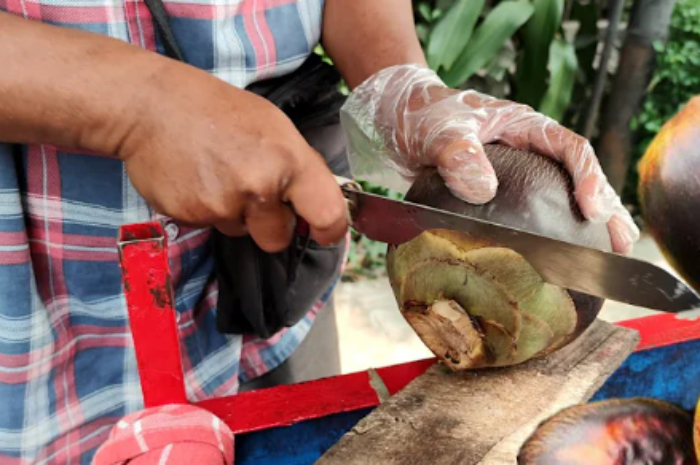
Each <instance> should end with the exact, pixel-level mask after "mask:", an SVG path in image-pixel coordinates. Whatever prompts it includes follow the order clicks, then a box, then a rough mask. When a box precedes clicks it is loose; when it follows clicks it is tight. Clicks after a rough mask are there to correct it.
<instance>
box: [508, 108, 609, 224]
mask: <svg viewBox="0 0 700 465" xmlns="http://www.w3.org/2000/svg"><path fill="white" fill-rule="evenodd" d="M508 128H509V129H508V130H506V131H504V132H503V134H502V135H501V136H500V138H501V140H503V141H504V142H506V143H507V144H508V145H510V146H512V147H515V148H520V149H525V150H532V151H534V152H537V153H540V154H542V155H545V156H549V157H551V158H552V159H554V160H557V161H559V162H560V163H562V164H563V165H564V167H565V168H566V170H567V171H568V172H569V174H570V175H571V178H572V180H573V182H574V193H575V196H576V200H577V203H578V205H579V208H581V212H582V213H583V215H584V216H585V217H586V218H587V219H588V220H590V221H592V222H596V223H605V222H607V221H608V220H609V219H610V217H611V216H612V214H613V212H614V210H615V208H616V207H617V204H618V203H619V199H618V196H617V194H616V193H615V190H614V189H613V188H612V186H610V184H609V183H608V180H607V177H606V176H605V174H604V173H603V170H602V168H601V166H600V162H599V161H598V157H597V156H596V154H595V151H594V150H593V147H592V146H591V144H590V142H589V141H588V140H586V139H585V138H584V137H582V136H580V135H578V134H576V133H575V132H573V131H571V130H569V129H566V128H565V127H564V126H562V125H560V124H559V123H557V122H556V121H554V120H553V119H551V118H549V117H547V116H545V115H542V114H540V113H537V112H534V111H529V112H525V113H523V114H521V115H520V116H519V117H518V118H517V119H514V120H513V121H512V124H511V125H509V126H508Z"/></svg>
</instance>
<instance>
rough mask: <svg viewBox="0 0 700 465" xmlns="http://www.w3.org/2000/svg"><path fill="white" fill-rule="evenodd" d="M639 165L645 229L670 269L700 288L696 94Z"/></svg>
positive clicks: (699, 141)
mask: <svg viewBox="0 0 700 465" xmlns="http://www.w3.org/2000/svg"><path fill="white" fill-rule="evenodd" d="M638 168H639V202H640V205H641V209H642V216H643V217H644V220H645V226H646V228H647V229H648V231H649V232H650V233H651V235H652V237H653V238H654V240H655V241H656V243H657V245H658V246H659V248H660V249H661V251H662V252H663V254H664V256H665V257H666V259H667V260H668V262H669V263H670V264H671V265H672V266H673V268H674V269H675V270H676V271H677V272H678V273H679V274H680V275H681V277H682V278H683V279H684V280H686V281H687V282H688V284H690V285H691V286H692V287H694V288H695V289H696V290H698V291H700V214H698V213H699V212H700V97H695V98H694V99H692V100H691V101H690V102H688V103H687V104H686V105H685V106H684V107H683V108H682V109H681V111H680V112H679V113H678V114H676V115H675V116H674V117H673V118H672V119H671V120H669V121H668V122H667V123H666V124H665V125H664V126H663V127H662V128H661V131H659V133H658V134H657V135H656V137H655V138H654V140H653V141H652V142H651V144H650V145H649V147H648V148H647V151H646V152H645V154H644V156H643V157H642V159H641V160H640V162H639V165H638Z"/></svg>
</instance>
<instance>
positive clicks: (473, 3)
mask: <svg viewBox="0 0 700 465" xmlns="http://www.w3.org/2000/svg"><path fill="white" fill-rule="evenodd" d="M483 8H484V0H458V1H457V3H455V4H454V5H452V7H451V8H450V9H449V11H448V12H447V13H446V14H445V15H444V16H443V17H442V18H441V19H440V21H438V22H437V23H436V24H435V27H433V30H432V32H431V33H430V38H429V41H428V50H427V58H428V64H429V65H430V67H431V68H432V69H434V70H437V69H438V68H440V67H443V68H444V69H446V70H449V69H450V68H451V67H452V64H453V63H454V62H455V60H456V59H457V56H458V55H459V52H461V51H462V50H463V49H464V47H466V46H467V43H468V42H469V39H470V38H471V35H472V31H473V30H474V25H475V24H476V22H477V20H478V19H479V15H480V14H481V10H483Z"/></svg>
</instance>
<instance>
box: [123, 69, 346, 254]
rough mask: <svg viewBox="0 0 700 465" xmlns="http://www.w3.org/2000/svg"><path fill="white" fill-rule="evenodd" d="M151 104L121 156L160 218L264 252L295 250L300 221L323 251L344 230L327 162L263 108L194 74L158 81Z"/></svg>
mask: <svg viewBox="0 0 700 465" xmlns="http://www.w3.org/2000/svg"><path fill="white" fill-rule="evenodd" d="M153 84H154V87H155V88H158V89H159V90H158V91H157V92H156V91H154V92H153V93H152V94H151V95H152V100H151V104H149V105H146V106H145V108H150V110H146V111H145V113H144V114H143V115H141V116H140V117H139V119H138V121H137V123H136V124H135V125H134V126H133V129H132V130H131V132H130V133H129V134H128V135H127V136H126V137H125V138H124V142H123V143H122V145H121V147H120V148H119V153H118V155H119V157H120V158H121V159H122V160H124V161H125V162H126V168H127V172H128V174H129V178H130V179H131V180H132V182H133V183H134V186H135V187H136V189H137V190H138V191H139V192H140V193H141V194H142V195H143V196H144V197H145V198H146V199H147V200H148V201H149V203H150V204H151V205H153V206H154V207H155V208H156V209H158V210H159V211H160V212H162V213H164V214H167V215H169V216H172V217H174V218H177V219H179V220H181V221H185V222H188V223H192V224H197V225H214V226H216V227H217V228H218V229H219V230H221V231H222V232H224V233H226V234H230V235H243V234H246V233H250V234H251V236H252V237H253V239H255V241H256V242H257V243H258V245H260V247H261V248H263V249H264V250H267V251H271V252H272V251H278V250H281V249H282V248H284V247H285V246H286V245H287V244H288V243H289V241H290V239H291V236H292V232H293V228H294V225H295V215H294V211H293V210H292V208H291V207H292V206H293V207H294V210H295V211H296V213H297V214H299V215H300V216H301V217H302V218H304V219H305V220H306V221H307V222H308V223H309V226H310V227H311V232H312V236H313V237H314V238H315V239H316V240H317V241H318V242H320V243H323V244H327V243H331V242H336V241H339V240H341V239H342V237H343V235H344V233H345V232H346V230H347V227H348V222H347V208H346V206H345V200H344V198H343V195H342V193H341V191H340V189H339V188H338V185H337V183H336V181H335V179H334V178H333V176H332V174H331V172H330V170H329V169H328V167H327V166H326V164H325V162H324V161H323V159H322V158H321V156H320V155H319V154H318V153H316V152H315V151H314V150H313V149H312V148H311V147H310V146H309V145H308V144H307V143H306V141H305V140H304V139H303V137H302V136H301V135H300V134H299V132H298V131H297V130H296V128H295V127H294V125H293V124H292V122H291V121H290V120H289V119H288V118H287V117H286V116H285V115H284V114H283V113H282V112H281V111H279V110H278V109H277V108H276V107H275V106H273V105H272V104H271V103H269V102H268V101H267V100H265V99H263V98H261V97H258V96H256V95H254V94H252V93H249V92H245V91H242V90H238V89H236V88H234V87H232V86H230V85H228V84H225V83H224V82H222V81H220V80H218V79H216V78H213V77H210V76H209V75H208V74H206V73H204V72H200V71H198V70H195V69H189V68H187V69H185V68H184V67H183V68H182V69H178V72H177V73H169V74H167V75H162V76H160V77H155V78H154V83H153Z"/></svg>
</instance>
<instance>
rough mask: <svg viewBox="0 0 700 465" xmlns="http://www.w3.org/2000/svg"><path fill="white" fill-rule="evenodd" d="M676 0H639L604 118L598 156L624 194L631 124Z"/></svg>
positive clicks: (609, 176)
mask: <svg viewBox="0 0 700 465" xmlns="http://www.w3.org/2000/svg"><path fill="white" fill-rule="evenodd" d="M675 4H676V0H635V2H634V5H633V6H632V11H631V13H630V22H629V25H628V27H627V32H626V36H625V41H624V45H623V46H622V50H621V51H620V62H619V64H618V68H617V72H616V73H615V78H614V80H613V83H612V88H611V89H610V94H609V96H608V98H607V102H606V105H605V108H604V111H603V113H602V115H601V118H600V128H601V131H600V137H599V139H598V144H597V147H596V152H597V154H598V157H599V158H600V161H601V164H602V166H603V170H604V171H605V173H606V174H607V176H608V179H609V181H610V184H611V185H612V186H613V188H615V190H616V191H617V192H618V193H620V192H621V191H622V188H623V187H624V185H625V178H626V177H627V173H628V170H629V163H630V155H631V153H632V130H631V129H630V123H631V121H632V118H633V117H634V116H635V115H636V114H637V112H638V111H639V109H640V107H641V104H642V102H643V99H644V95H645V93H646V89H647V86H648V85H649V82H650V81H651V78H652V76H653V72H654V68H655V65H656V52H655V50H654V46H653V43H654V42H656V41H659V40H661V41H663V40H665V39H666V36H667V35H668V30H669V26H670V23H671V14H672V13H673V8H674V6H675Z"/></svg>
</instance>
